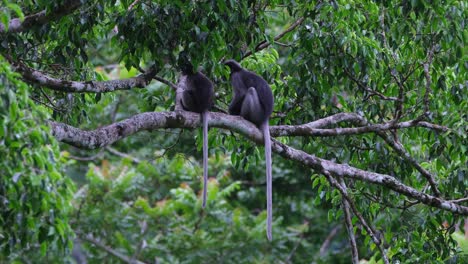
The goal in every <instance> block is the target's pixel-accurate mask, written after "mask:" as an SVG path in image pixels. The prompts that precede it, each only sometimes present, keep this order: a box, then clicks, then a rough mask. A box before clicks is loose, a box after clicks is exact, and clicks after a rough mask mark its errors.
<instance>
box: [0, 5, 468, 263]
mask: <svg viewBox="0 0 468 264" xmlns="http://www.w3.org/2000/svg"><path fill="white" fill-rule="evenodd" d="M79 2H80V4H81V6H80V8H78V9H77V10H75V11H74V12H71V13H69V14H65V15H64V16H57V17H56V18H53V19H50V21H46V22H45V23H35V24H34V25H32V26H31V27H30V28H29V29H28V30H27V31H24V32H21V33H18V34H9V33H0V37H1V39H0V54H3V55H4V57H5V58H7V59H8V61H10V62H8V63H7V62H6V61H5V60H4V59H3V58H2V57H0V58H2V59H1V60H0V70H1V71H0V81H1V82H0V89H1V90H0V98H1V100H2V101H1V102H2V106H1V108H0V111H1V112H0V123H1V125H0V155H1V156H2V157H5V158H3V159H2V161H1V163H0V170H1V171H2V172H3V173H4V176H3V177H2V178H0V201H2V205H3V206H2V207H0V212H1V214H0V223H1V225H0V248H1V250H2V254H3V255H2V256H0V261H2V260H5V261H7V260H13V259H20V257H21V256H22V255H24V256H35V257H38V258H41V259H44V260H45V259H48V260H53V261H61V260H63V255H64V254H68V253H69V252H67V251H66V249H67V246H70V244H71V242H70V241H71V240H72V238H73V235H72V234H71V230H70V227H69V222H71V223H72V227H73V230H74V231H75V232H76V233H77V235H78V237H81V238H82V240H81V242H80V243H83V247H84V252H85V255H86V256H87V257H88V261H89V262H90V263H102V262H106V261H107V262H112V263H113V262H116V261H118V259H119V258H117V257H115V256H112V255H113V254H112V253H110V252H109V251H108V250H107V251H106V250H103V249H102V247H98V246H96V243H93V241H92V240H91V241H90V240H86V238H87V237H88V236H89V235H92V238H94V239H96V240H97V241H98V242H100V243H102V244H104V245H106V246H108V247H110V248H112V249H114V250H116V251H117V252H120V253H121V254H124V255H126V256H129V257H130V258H132V257H133V258H135V259H139V260H144V261H147V262H152V261H154V259H155V257H156V258H157V260H158V261H160V262H162V263H200V262H202V263H203V262H207V263H211V262H233V263H252V262H254V263H270V262H279V261H282V262H285V263H287V262H291V263H306V262H307V263H310V262H311V261H314V262H317V263H349V261H348V260H349V259H350V254H351V253H350V250H349V243H348V241H347V237H346V235H347V234H346V229H345V227H344V225H343V219H344V214H343V208H342V197H341V195H340V193H339V192H338V191H337V190H336V189H334V188H332V187H331V186H330V184H329V182H328V181H327V180H326V179H325V178H324V177H323V176H321V175H316V174H315V172H314V171H311V170H309V169H305V168H304V167H303V166H302V165H300V164H296V163H293V162H291V161H288V160H284V159H280V158H279V157H277V156H275V155H274V157H273V159H274V160H273V164H274V167H273V177H274V201H275V204H274V208H275V211H274V216H275V223H274V241H273V242H272V243H271V244H270V243H267V242H266V241H265V235H264V225H265V223H264V221H265V213H264V212H263V210H264V200H265V193H264V186H263V185H264V164H263V162H264V161H263V154H262V153H263V151H262V149H261V148H257V147H255V146H254V145H253V144H252V143H251V142H248V141H245V140H243V139H242V138H241V137H240V136H238V135H234V134H233V133H231V132H230V131H225V130H221V129H212V128H210V135H209V139H210V143H209V144H210V174H209V175H210V177H211V179H210V186H209V195H210V197H209V206H208V208H207V210H205V211H204V210H202V209H201V207H200V199H199V197H198V192H199V190H200V179H199V176H200V175H201V171H200V169H199V167H200V166H199V165H200V164H199V160H200V158H201V157H200V152H201V151H200V146H201V134H200V132H199V131H183V130H178V129H177V130H172V131H169V130H160V131H153V132H145V133H140V134H138V135H135V136H132V137H129V138H126V139H124V140H121V141H119V142H117V143H116V144H114V146H112V147H113V148H112V149H103V150H98V151H95V152H89V151H84V150H78V149H75V148H71V147H69V146H67V145H61V146H60V149H61V150H62V154H63V155H62V156H60V155H59V152H58V146H57V143H56V142H55V141H54V139H52V138H51V136H50V134H49V130H48V127H47V122H46V121H45V120H46V119H47V118H49V117H50V116H51V117H52V118H53V119H54V120H56V121H61V122H66V123H68V124H71V125H74V126H79V127H80V128H85V129H94V128H96V127H101V126H104V125H107V124H110V123H114V122H116V121H119V120H122V119H124V118H128V117H131V116H132V115H135V114H137V113H141V112H146V111H170V110H172V109H173V102H174V99H175V93H174V92H173V90H172V89H171V87H168V86H167V85H164V84H161V83H159V82H153V83H151V84H149V85H148V86H147V87H145V89H132V90H129V91H119V92H115V93H106V94H87V93H86V94H85V93H82V94H78V93H66V92H61V91H52V90H49V89H47V87H41V86H39V85H37V84H35V83H31V84H28V85H26V84H25V83H23V82H22V81H20V80H19V76H18V75H17V74H15V73H13V71H12V70H11V67H10V63H11V62H12V61H17V62H18V61H19V62H22V63H24V64H26V65H27V66H29V67H32V68H34V69H38V70H40V72H42V73H44V74H47V75H49V76H52V77H55V78H59V79H63V80H78V81H88V80H96V81H101V80H109V79H124V78H131V77H135V76H137V75H138V74H139V72H140V71H142V70H144V69H147V68H149V67H150V66H152V65H155V66H157V69H158V73H157V74H158V76H159V77H161V78H164V79H166V80H167V81H170V82H172V83H175V82H177V79H178V77H179V76H178V69H179V65H178V62H179V60H180V57H181V55H186V56H188V58H189V59H190V62H191V63H192V64H193V65H194V66H195V67H201V68H202V70H203V72H204V73H205V74H206V75H207V76H209V78H210V79H212V80H213V82H214V83H215V84H216V88H215V89H216V93H217V101H216V106H217V107H218V108H219V109H226V108H227V105H228V103H229V101H230V98H231V86H230V85H229V84H228V81H227V80H228V78H229V76H228V74H229V73H228V71H227V69H225V68H224V66H222V64H221V62H222V60H224V59H228V58H234V59H237V60H239V61H241V63H242V65H243V66H244V67H245V68H247V69H249V70H252V71H255V72H257V73H259V74H260V75H262V76H263V77H264V78H265V79H266V80H267V81H268V83H269V84H270V85H271V87H272V89H273V92H274V96H275V109H274V113H273V115H272V118H271V125H299V124H305V123H308V122H312V121H314V120H317V119H319V118H323V117H327V116H330V115H333V114H336V113H341V112H354V113H358V114H360V115H361V116H363V117H364V118H365V119H366V120H367V121H368V122H369V123H371V124H379V123H385V122H404V121H411V120H424V121H426V122H429V123H434V124H438V125H441V126H446V127H448V128H449V129H448V130H447V131H446V132H440V131H435V130H430V129H427V128H421V127H417V128H408V129H398V130H392V131H386V132H385V135H387V136H389V137H391V138H392V139H394V141H395V142H397V143H398V144H401V146H402V148H403V149H404V150H405V151H407V152H408V154H409V155H410V156H411V157H412V158H413V159H414V160H415V161H416V162H418V163H419V164H420V165H421V167H422V168H424V169H426V170H427V171H429V172H430V173H431V174H433V175H435V178H436V181H437V182H438V188H439V190H440V192H441V196H442V197H444V198H447V199H449V198H450V199H459V198H462V197H466V196H467V192H466V190H467V185H468V177H467V174H468V160H467V153H468V149H467V146H468V136H467V127H468V93H467V90H468V83H467V81H466V80H467V79H468V74H467V68H468V65H467V63H466V61H468V57H467V53H466V47H465V46H466V38H467V36H468V34H467V29H466V13H467V10H468V8H467V3H466V1H457V0H447V1H426V0H413V1H397V0H391V1H369V0H362V1H344V0H337V1H288V0H285V1H279V0H273V1H263V0H256V1H254V0H252V1H251V0H249V1H221V0H219V1H217V0H209V1H208V0H202V1H182V0H174V1H166V0H161V1H149V0H140V1H138V0H137V1H134V0H131V1H130V0H123V1H104V0H86V1H83V0H81V1H79ZM3 3H5V5H2V6H0V23H2V25H3V26H6V25H8V22H9V21H11V20H12V19H14V18H20V19H21V20H22V19H24V18H25V17H27V16H28V15H31V14H36V13H38V12H40V11H42V10H46V13H47V14H54V12H55V11H56V10H57V8H59V7H61V6H63V4H68V3H69V1H65V0H63V1H30V0H28V1H13V0H4V1H3ZM302 18H303V19H304V21H303V22H302V23H301V24H300V26H298V27H297V28H295V29H294V30H292V31H291V32H289V33H287V34H285V35H283V36H282V37H281V38H279V39H275V36H277V35H278V34H279V33H281V32H284V31H286V30H287V29H288V27H289V26H290V25H292V24H293V23H295V22H296V21H298V19H302ZM263 41H264V42H263ZM260 43H263V44H265V43H266V44H271V45H270V46H269V47H268V48H266V49H263V48H260V45H259V44H260ZM258 49H262V50H261V51H257V50H258ZM255 51H257V52H255ZM248 52H253V54H252V55H250V56H248V57H244V56H245V55H246V54H248ZM340 125H341V124H340ZM343 126H347V127H353V126H355V124H351V123H349V124H344V125H343ZM277 140H279V141H281V142H283V143H287V144H288V145H290V146H293V147H295V148H297V149H301V150H303V151H305V152H307V153H310V154H314V155H316V156H318V157H321V158H324V159H328V160H332V161H335V162H337V163H343V164H350V165H351V166H353V167H357V168H360V169H364V170H368V171H373V172H379V173H383V174H387V175H391V176H393V177H395V178H397V179H398V180H400V181H401V182H402V183H404V184H406V185H409V186H412V187H413V188H415V189H417V190H422V191H424V192H427V193H431V191H433V190H431V187H428V183H427V180H426V179H425V178H424V177H423V176H422V175H421V173H420V172H419V171H418V170H416V169H415V168H414V166H413V165H412V164H411V162H408V160H407V159H405V157H404V155H401V154H400V153H398V152H397V151H395V150H394V148H392V147H391V146H389V145H388V144H387V142H385V141H384V140H383V139H382V138H381V137H379V135H377V134H374V133H366V134H359V135H347V136H334V137H313V138H312V137H281V138H277ZM116 149H118V150H119V151H120V152H122V153H126V154H122V153H120V152H116V151H115V150H116ZM116 153H117V154H116ZM181 153H184V154H183V155H182V154H181ZM127 155H130V156H127ZM122 156H125V158H122ZM83 157H84V158H83ZM90 157H91V158H90ZM63 168H65V169H66V174H67V176H69V178H71V179H73V180H74V181H75V185H77V186H78V188H77V189H78V190H77V191H76V192H75V197H74V199H73V204H74V208H75V209H72V208H71V207H70V205H69V203H70V200H71V194H72V193H73V191H75V189H74V187H73V185H72V183H71V182H70V180H69V178H68V177H67V178H63V177H62V174H63V171H62V169H63ZM85 175H86V176H85ZM345 182H346V184H347V186H348V192H349V195H350V197H351V198H352V199H353V201H354V203H355V205H356V208H357V209H358V210H359V211H360V212H361V214H362V215H363V217H364V218H365V219H367V220H368V222H369V223H370V224H371V225H372V226H374V227H375V229H376V234H377V236H378V237H379V238H381V239H382V241H383V245H384V247H385V248H386V249H387V252H388V256H389V258H390V259H391V261H393V262H400V263H429V262H430V263H444V262H445V263H457V262H460V263H463V261H464V259H466V247H465V246H464V244H466V243H464V241H463V240H462V238H460V234H459V233H453V232H454V230H455V228H453V226H455V225H457V224H460V222H461V220H462V219H461V217H460V216H458V215H454V214H451V213H447V212H444V211H441V210H438V209H433V208H428V207H426V206H422V205H420V204H416V203H415V202H414V201H412V200H409V199H408V198H407V197H404V196H403V195H400V194H397V193H394V192H392V191H390V190H388V189H387V188H385V187H382V186H377V185H370V184H368V183H366V182H362V181H358V180H352V179H345ZM464 205H466V202H464ZM70 210H72V217H71V221H69V218H68V217H69V213H70ZM352 221H353V224H354V229H355V230H354V231H355V234H356V237H357V243H358V247H359V256H360V258H361V259H362V260H364V259H369V260H370V262H369V263H382V256H381V253H380V252H379V251H378V250H377V249H376V245H375V244H374V243H373V242H372V240H371V237H370V236H369V234H368V233H367V231H366V230H365V228H363V227H362V225H361V224H360V223H359V221H358V219H357V217H356V216H354V217H353V219H352ZM445 223H448V226H447V225H446V224H445ZM451 233H452V234H451ZM455 240H456V241H458V244H459V245H461V247H464V248H465V249H464V252H465V255H463V253H462V252H460V251H459V248H458V247H457V245H458V244H457V242H456V241H455ZM94 242H95V241H94ZM327 243H328V244H327ZM37 248H39V249H40V251H42V252H43V254H42V255H39V254H37V252H34V250H35V249H37ZM64 250H65V251H64ZM36 251H37V250H36ZM46 251H47V255H46V256H45V255H44V254H45V252H46ZM120 260H122V259H120Z"/></svg>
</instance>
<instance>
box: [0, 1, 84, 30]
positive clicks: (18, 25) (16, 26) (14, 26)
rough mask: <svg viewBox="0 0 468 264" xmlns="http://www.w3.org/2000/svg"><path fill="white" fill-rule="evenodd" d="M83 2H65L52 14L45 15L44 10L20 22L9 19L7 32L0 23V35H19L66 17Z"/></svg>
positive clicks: (16, 19)
mask: <svg viewBox="0 0 468 264" xmlns="http://www.w3.org/2000/svg"><path fill="white" fill-rule="evenodd" d="M82 2H83V1H79V0H69V1H66V2H65V3H64V4H63V5H62V6H60V7H58V8H57V9H55V10H52V12H49V13H47V12H46V10H42V11H41V12H38V13H36V14H32V15H29V16H26V17H25V18H24V21H22V22H21V19H19V18H14V19H11V20H10V22H9V23H8V31H7V29H6V28H5V25H3V24H2V23H0V34H1V33H19V32H22V31H25V30H28V29H30V28H31V27H33V26H38V25H42V24H45V23H47V22H49V21H51V20H53V19H57V18H61V17H63V16H65V15H68V14H70V13H72V12H73V11H75V10H76V9H78V8H79V7H80V6H81V5H82Z"/></svg>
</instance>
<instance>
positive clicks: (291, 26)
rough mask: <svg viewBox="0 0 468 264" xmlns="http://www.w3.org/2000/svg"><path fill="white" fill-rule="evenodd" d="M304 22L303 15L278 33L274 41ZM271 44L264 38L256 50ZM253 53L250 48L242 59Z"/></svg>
mask: <svg viewBox="0 0 468 264" xmlns="http://www.w3.org/2000/svg"><path fill="white" fill-rule="evenodd" d="M302 22H304V18H303V17H301V18H299V19H298V20H297V21H296V22H294V23H292V24H291V25H290V26H289V27H288V28H287V29H286V30H285V31H283V32H281V33H280V34H278V35H276V37H275V38H274V39H273V41H278V40H280V39H281V38H282V37H284V35H286V34H287V33H289V32H291V31H293V30H294V29H295V28H297V27H298V26H299V25H301V24H302ZM270 45H271V43H270V42H268V41H266V40H264V41H262V42H260V44H258V45H257V47H255V52H257V51H260V50H263V49H266V48H268V47H269V46H270ZM252 54H253V53H252V51H250V50H249V51H247V52H246V53H245V54H244V56H243V57H242V59H245V58H247V57H248V56H250V55H252Z"/></svg>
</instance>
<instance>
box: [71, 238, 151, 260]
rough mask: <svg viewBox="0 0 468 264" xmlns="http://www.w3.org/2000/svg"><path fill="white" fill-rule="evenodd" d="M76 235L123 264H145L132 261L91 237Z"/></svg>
mask: <svg viewBox="0 0 468 264" xmlns="http://www.w3.org/2000/svg"><path fill="white" fill-rule="evenodd" d="M77 234H78V235H79V237H80V239H81V240H84V241H88V242H90V243H92V244H94V245H96V246H97V247H99V248H101V249H103V250H104V251H106V252H107V253H109V254H111V255H112V256H114V257H116V258H118V259H120V260H121V261H123V262H126V263H129V264H135V263H136V264H145V262H142V261H139V260H135V261H132V259H131V258H130V257H129V256H127V255H124V254H122V253H120V252H118V251H117V250H115V249H113V248H111V247H109V246H107V245H105V244H104V243H102V242H101V241H99V240H97V239H95V238H93V237H92V236H91V235H84V234H80V233H77Z"/></svg>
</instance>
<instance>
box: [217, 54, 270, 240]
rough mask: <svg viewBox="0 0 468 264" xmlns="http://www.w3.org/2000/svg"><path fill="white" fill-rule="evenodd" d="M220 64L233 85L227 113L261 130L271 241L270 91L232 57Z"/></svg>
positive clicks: (264, 82)
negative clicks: (238, 116) (229, 71)
mask: <svg viewBox="0 0 468 264" xmlns="http://www.w3.org/2000/svg"><path fill="white" fill-rule="evenodd" d="M224 64H226V65H227V66H229V68H230V69H231V83H232V86H233V87H234V97H233V99H232V102H231V104H230V105H229V113H230V114H231V115H240V116H242V117H243V118H245V119H247V120H249V121H250V122H252V123H254V124H255V125H256V126H257V127H258V128H260V130H262V132H263V138H264V142H265V163H266V181H267V237H268V240H271V239H272V235H271V226H272V219H273V203H272V176H271V141H270V127H269V124H268V120H269V118H270V115H271V113H272V112H273V103H274V102H273V94H272V92H271V88H270V86H269V85H268V83H267V82H266V81H265V80H264V79H263V78H262V77H260V76H258V75H257V74H255V73H253V72H250V71H247V70H245V69H243V68H242V67H241V66H240V64H239V63H237V62H236V61H235V60H228V61H226V62H225V63H224Z"/></svg>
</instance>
